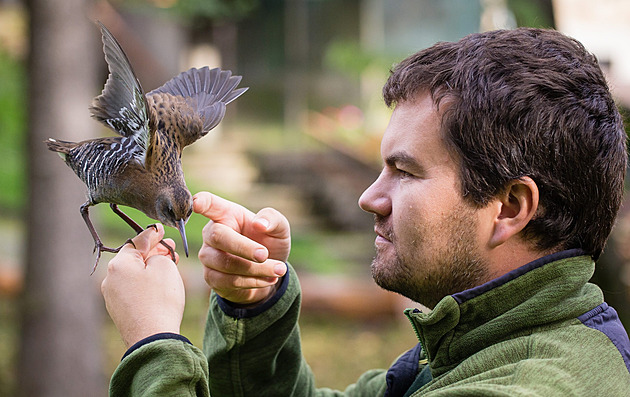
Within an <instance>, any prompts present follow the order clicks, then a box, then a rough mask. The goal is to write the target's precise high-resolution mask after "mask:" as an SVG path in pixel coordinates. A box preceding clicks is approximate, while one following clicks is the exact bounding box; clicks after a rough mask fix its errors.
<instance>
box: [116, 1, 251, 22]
mask: <svg viewBox="0 0 630 397" xmlns="http://www.w3.org/2000/svg"><path fill="white" fill-rule="evenodd" d="M260 1H261V0H116V1H114V3H115V4H116V5H117V6H121V7H125V8H127V9H133V8H142V9H146V8H155V9H163V10H165V11H172V12H174V13H175V14H179V15H180V16H182V17H185V18H188V19H193V18H194V19H206V20H236V19H240V18H243V17H245V16H247V15H249V14H250V13H251V12H253V11H254V10H256V8H258V6H259V4H260Z"/></svg>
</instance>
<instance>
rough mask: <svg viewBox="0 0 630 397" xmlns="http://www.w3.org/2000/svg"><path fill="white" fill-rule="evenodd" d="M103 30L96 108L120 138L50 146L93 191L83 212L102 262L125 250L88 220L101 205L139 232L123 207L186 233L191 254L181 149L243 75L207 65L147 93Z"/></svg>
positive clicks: (216, 113)
mask: <svg viewBox="0 0 630 397" xmlns="http://www.w3.org/2000/svg"><path fill="white" fill-rule="evenodd" d="M101 32H102V35H103V50H104V53H105V60H106V61H107V65H108V68H109V72H110V74H109V77H108V79H107V82H106V83H105V88H104V89H103V92H102V94H101V95H99V96H97V97H96V98H94V101H93V103H92V106H91V107H90V111H91V113H92V117H94V118H95V119H96V120H98V121H100V122H101V123H103V124H104V125H105V126H107V127H109V128H111V129H112V130H114V131H115V132H116V133H118V134H119V135H120V136H115V137H106V138H97V139H90V140H86V141H82V142H76V143H74V142H66V141H61V140H57V139H52V138H50V139H49V140H48V141H47V144H48V148H49V149H50V150H52V151H55V152H58V153H59V154H60V155H61V157H62V158H63V159H64V161H65V162H66V164H67V165H68V166H69V167H70V168H72V170H73V171H74V172H75V173H76V174H77V176H78V177H79V178H80V179H81V180H82V181H83V182H84V183H85V184H86V186H87V189H88V201H87V202H86V203H85V204H83V206H82V207H81V213H82V215H83V218H84V220H85V222H86V224H87V226H88V229H90V232H91V234H92V237H93V238H94V242H95V250H97V258H96V264H98V259H99V257H100V253H101V251H108V252H117V250H118V249H119V248H120V247H119V248H116V249H112V248H108V247H105V246H104V245H103V244H102V243H101V241H100V238H99V237H98V234H97V233H96V231H95V230H94V227H93V226H92V224H91V221H90V220H89V215H88V208H89V207H90V206H92V205H95V204H98V203H110V205H111V206H112V209H113V210H114V212H116V213H117V214H118V215H120V216H121V217H122V218H123V219H124V220H125V221H126V222H127V223H129V224H130V225H131V226H132V227H133V228H134V229H136V231H137V232H138V231H140V230H142V228H140V227H139V226H138V225H137V224H135V222H133V221H131V219H129V218H128V217H126V215H124V214H123V213H122V212H121V211H120V210H118V208H117V206H118V205H124V206H129V207H133V208H137V209H138V210H140V211H142V212H144V213H145V214H146V215H147V216H149V217H151V218H153V219H156V220H158V221H160V222H162V223H163V224H165V225H167V226H172V227H175V228H177V229H179V231H180V233H181V235H182V239H183V240H184V246H185V249H186V254H188V248H187V243H186V236H185V232H184V224H185V223H186V221H187V220H188V218H189V217H190V215H191V213H192V196H191V194H190V192H189V191H188V188H187V187H186V182H185V180H184V173H183V170H182V166H181V154H182V150H183V149H184V147H185V146H187V145H190V144H192V143H194V142H195V141H196V140H197V139H199V138H201V137H202V136H204V135H206V134H207V133H208V132H209V131H210V130H212V129H213V128H214V127H216V126H217V125H218V124H219V123H220V122H221V120H222V119H223V117H224V116H225V111H226V105H227V104H229V103H230V102H232V101H233V100H235V99H236V98H238V97H239V96H240V95H241V94H243V93H244V92H245V91H246V90H247V88H237V86H238V84H239V83H240V81H241V77H240V76H233V75H232V73H231V72H230V71H229V70H221V69H219V68H215V69H210V68H208V67H204V68H201V69H195V68H193V69H190V70H188V71H186V72H183V73H181V74H179V75H178V76H176V77H174V78H173V79H171V80H170V81H168V82H167V83H166V84H164V85H163V86H161V87H159V88H157V89H155V90H153V91H151V92H149V93H148V94H144V92H143V90H142V87H141V85H140V82H139V81H138V79H137V78H136V76H135V74H134V72H133V69H132V68H131V65H130V63H129V60H128V59H127V56H126V55H125V53H124V51H123V50H122V48H121V47H120V44H118V42H117V41H116V39H115V38H114V36H113V35H112V34H111V33H110V32H109V30H107V28H106V27H105V26H103V25H101ZM96 264H95V266H96Z"/></svg>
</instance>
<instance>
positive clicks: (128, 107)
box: [90, 24, 150, 164]
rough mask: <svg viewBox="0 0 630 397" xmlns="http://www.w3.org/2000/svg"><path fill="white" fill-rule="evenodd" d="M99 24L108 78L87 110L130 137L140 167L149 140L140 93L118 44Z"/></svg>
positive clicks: (145, 105)
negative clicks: (137, 151)
mask: <svg viewBox="0 0 630 397" xmlns="http://www.w3.org/2000/svg"><path fill="white" fill-rule="evenodd" d="M100 25H101V32H102V35H103V51H104V52H105V60H106V61H107V67H108V69H109V76H108V78H107V82H106V83H105V88H104V89H103V92H102V93H101V95H99V96H97V97H96V98H94V100H93V102H92V106H91V107H90V111H91V112H92V117H94V118H95V119H96V120H98V121H100V122H101V123H103V124H105V125H106V126H107V127H109V128H111V129H112V130H114V131H116V132H117V133H119V134H120V135H123V136H126V137H132V138H133V140H134V141H135V142H136V143H137V144H138V146H139V147H140V149H141V154H142V159H141V160H142V162H143V164H144V162H145V159H146V152H147V147H148V145H149V141H150V137H149V134H150V131H149V112H148V108H147V103H146V100H145V97H144V92H143V91H142V87H141V86H140V82H139V81H138V79H137V77H136V75H135V74H134V72H133V69H132V68H131V64H130V63H129V59H127V55H125V52H124V51H123V49H122V48H121V47H120V44H119V43H118V41H116V39H115V38H114V36H113V35H112V34H111V32H110V31H109V30H107V28H106V27H105V26H104V25H103V24H100Z"/></svg>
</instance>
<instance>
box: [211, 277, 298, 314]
mask: <svg viewBox="0 0 630 397" xmlns="http://www.w3.org/2000/svg"><path fill="white" fill-rule="evenodd" d="M289 269H290V266H287V272H286V274H285V275H284V276H283V277H282V279H281V280H280V283H281V284H280V286H279V287H278V289H277V290H276V293H275V294H274V295H273V296H272V297H271V298H269V299H267V300H265V301H264V302H262V303H260V304H259V305H256V306H253V307H247V308H243V307H238V306H237V305H235V304H234V303H232V302H230V301H228V300H226V299H223V298H221V297H220V296H219V295H216V298H217V303H218V304H219V307H220V308H221V310H222V311H223V313H225V314H226V315H228V316H230V317H233V318H238V319H241V318H250V317H255V316H257V315H259V314H261V313H263V312H264V311H266V310H267V309H269V308H270V307H272V306H273V305H275V304H276V302H278V301H279V300H280V298H282V296H283V295H284V293H285V292H286V291H287V287H288V286H289V277H290V274H289Z"/></svg>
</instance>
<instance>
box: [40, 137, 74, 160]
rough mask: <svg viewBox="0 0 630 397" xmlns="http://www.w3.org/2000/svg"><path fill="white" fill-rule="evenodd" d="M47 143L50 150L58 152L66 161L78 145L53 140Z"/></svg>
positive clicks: (49, 139) (50, 139)
mask: <svg viewBox="0 0 630 397" xmlns="http://www.w3.org/2000/svg"><path fill="white" fill-rule="evenodd" d="M45 142H46V145H48V150H51V151H53V152H57V154H59V157H61V158H62V159H63V160H64V161H66V159H67V158H68V154H70V151H71V150H72V149H73V148H74V147H75V146H76V145H77V144H76V143H75V142H68V141H60V140H57V139H53V138H48V140H47V141H45Z"/></svg>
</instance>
